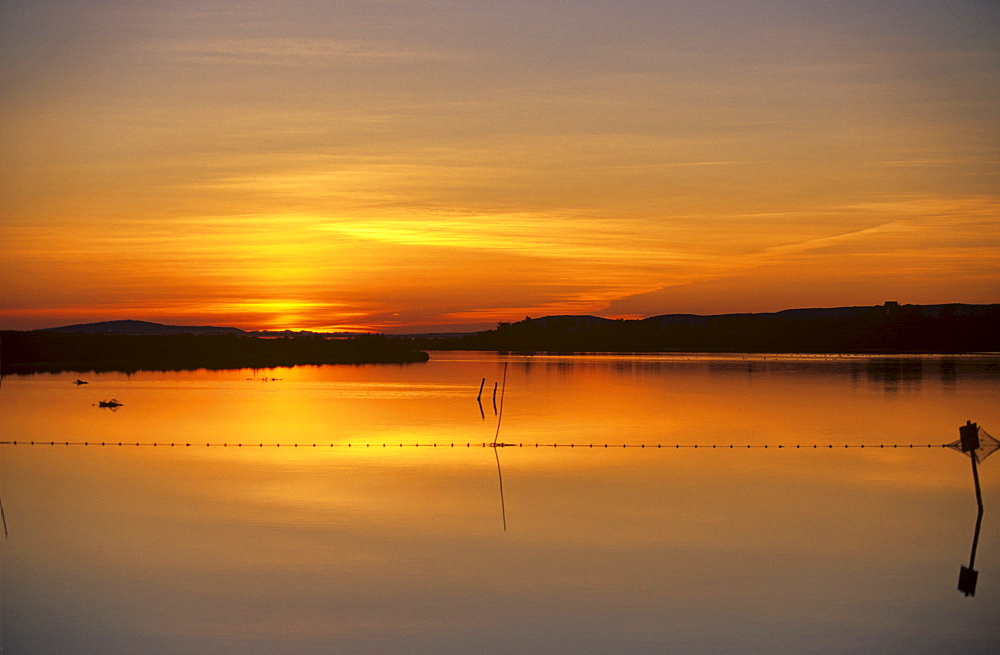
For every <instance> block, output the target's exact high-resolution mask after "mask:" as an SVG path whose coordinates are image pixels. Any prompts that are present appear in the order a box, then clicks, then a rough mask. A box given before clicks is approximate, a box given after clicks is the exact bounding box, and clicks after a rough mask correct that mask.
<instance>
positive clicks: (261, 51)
mask: <svg viewBox="0 0 1000 655" xmlns="http://www.w3.org/2000/svg"><path fill="white" fill-rule="evenodd" d="M141 48H142V49H143V50H145V51H151V52H154V53H157V54H161V55H164V56H167V57H171V58H174V59H178V60H184V61H202V62H209V63H226V64H252V65H258V66H303V65H305V66H309V65H328V64H330V63H332V62H336V61H344V60H385V61H410V60H423V59H444V58H447V57H449V55H447V54H446V53H445V52H444V51H441V50H435V49H430V48H412V47H406V46H400V45H397V44H393V43H379V42H370V41H351V40H343V39H325V38H312V39H310V38H241V39H235V38H234V39H212V40H207V41H204V40H164V41H157V42H152V43H147V44H143V45H142V46H141Z"/></svg>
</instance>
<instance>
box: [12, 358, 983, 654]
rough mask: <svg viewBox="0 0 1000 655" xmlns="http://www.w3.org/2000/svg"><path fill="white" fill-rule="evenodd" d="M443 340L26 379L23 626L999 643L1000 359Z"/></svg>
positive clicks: (22, 637) (19, 490)
mask: <svg viewBox="0 0 1000 655" xmlns="http://www.w3.org/2000/svg"><path fill="white" fill-rule="evenodd" d="M431 355H432V358H431V361H429V362H427V363H423V364H412V365H406V366H393V365H381V366H327V367H298V368H284V369H269V370H266V371H265V370H260V371H253V370H238V371H182V372H144V373H137V374H134V375H126V374H118V373H104V374H68V373H67V374H56V375H49V374H44V375H35V376H12V377H6V378H4V379H3V382H2V387H0V411H2V414H0V421H2V424H0V426H2V440H3V441H5V442H12V441H17V442H18V443H17V445H14V444H12V443H5V444H4V445H2V446H0V499H2V503H3V509H4V513H5V516H6V521H7V529H8V533H9V534H8V536H7V537H6V538H5V539H3V541H2V542H0V553H2V581H0V583H2V612H3V614H2V639H3V652H4V653H5V654H7V653H9V654H10V655H18V654H22V653H31V654H45V653H101V654H108V653H140V652H141V653H213V654H215V653H240V654H242V653H269V654H270V653H390V652H402V653H435V654H436V653H463V654H464V653H553V652H557V653H610V652H638V653H779V652H781V653H866V654H868V653H945V652H955V653H993V652H997V646H998V645H1000V622H998V615H1000V602H998V600H1000V538H998V534H1000V455H997V456H996V457H995V458H990V459H986V460H984V461H983V462H982V463H981V465H980V467H979V474H980V480H981V483H982V491H983V501H984V504H985V514H984V516H983V520H982V524H981V532H980V538H979V541H978V550H977V552H976V554H975V562H974V568H975V569H976V570H977V571H979V577H978V585H977V589H976V593H975V595H974V596H966V595H964V594H963V593H961V592H960V591H959V590H958V589H957V583H958V578H959V571H960V567H962V566H968V565H969V564H970V562H969V560H970V556H971V554H972V553H971V548H972V545H973V537H974V532H975V529H976V518H977V507H976V499H975V492H974V487H973V479H972V467H971V462H970V459H969V458H968V457H967V456H964V455H962V454H960V453H957V452H955V451H953V450H951V449H943V448H941V447H940V445H941V444H943V443H946V442H950V441H953V440H955V439H957V438H958V427H959V426H960V425H962V424H964V423H965V421H966V420H972V421H976V422H978V423H979V424H980V425H981V426H982V427H983V428H984V429H985V430H986V431H987V432H990V433H992V434H993V435H995V436H1000V402H998V399H1000V359H998V358H996V357H987V356H979V357H972V356H970V357H947V358H938V357H879V358H870V357H820V356H762V355H761V356H746V357H744V356H694V355H692V356H663V355H646V356H619V355H590V356H573V357H558V356H534V357H528V356H517V355H511V356H500V355H494V354H492V353H466V352H446V353H431ZM505 371H506V383H505V385H504V384H503V379H504V375H505ZM78 377H81V378H83V379H85V380H87V381H88V384H86V385H74V384H73V381H74V380H76V379H77V378H78ZM483 378H486V383H485V388H484V390H483V392H482V400H481V406H480V404H479V403H477V401H476V396H477V393H478V392H479V388H480V383H481V381H482V379H483ZM494 383H496V384H498V386H499V389H498V392H497V405H498V407H497V409H496V411H494V406H493V385H494ZM501 390H502V391H503V393H501ZM501 396H502V411H501V407H500V406H499V405H500V404H501ZM111 398H115V399H117V400H118V401H120V402H121V403H123V405H122V406H121V407H119V408H117V409H115V410H112V409H108V408H102V407H99V406H97V403H98V402H99V401H102V400H109V399H111ZM498 414H499V416H498ZM498 420H499V435H498ZM497 436H498V438H499V442H501V443H505V444H512V445H510V446H505V447H503V448H496V449H494V448H491V447H484V446H483V444H490V443H492V442H493V441H494V439H495V438H497ZM31 441H35V442H36V445H30V444H26V443H25V442H31ZM67 441H69V442H72V443H73V444H77V443H82V442H87V443H89V444H91V445H86V446H84V445H68V446H67V445H47V444H46V445H38V443H37V442H64V443H65V442H67ZM101 442H103V443H105V444H115V445H103V446H102V445H94V444H100V443H101ZM119 442H121V443H123V444H130V443H131V444H133V445H122V446H118V445H117V444H118V443H119ZM136 442H139V443H141V444H153V443H156V444H158V445H156V446H153V445H140V446H135V445H134V444H135V443H136ZM171 443H173V444H177V445H174V446H170V445H169V444H171ZM261 443H263V444H265V445H264V446H260V445H259V444H261ZM183 444H191V445H183ZM206 444H211V445H206ZM276 444H277V445H276ZM313 444H315V445H313ZM383 444H385V445H383ZM400 444H402V446H401V445H400ZM435 444H436V445H435ZM452 444H454V445H452ZM535 444H538V446H537V447H536V445H535ZM553 444H558V445H557V447H553ZM571 444H572V447H571ZM605 444H607V445H608V447H607V448H605ZM623 445H626V446H635V447H625V448H623V447H622V446H623ZM730 445H732V446H734V447H733V448H730V447H729V446H730ZM748 445H750V446H752V447H751V448H747V446H748ZM830 445H833V446H834V448H832V449H831V448H829V447H828V446H830ZM845 445H846V446H850V447H848V448H845V447H844V446H845ZM861 445H865V446H866V447H865V448H860V447H858V446H861ZM911 445H913V446H916V447H913V448H911V447H910V446H911ZM928 445H931V446H932V447H931V448H927V446H928ZM677 446H681V447H679V448H678V447H677ZM693 446H698V448H694V447H693ZM713 446H715V447H714V448H713ZM764 446H767V447H766V448H765V447H764ZM778 446H781V448H779V447H778ZM813 446H821V447H819V448H814V447H813ZM893 446H895V447H893ZM901 446H902V447H901ZM498 464H499V467H498ZM501 476H502V477H501ZM501 479H502V491H503V493H502V495H501Z"/></svg>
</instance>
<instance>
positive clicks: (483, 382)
mask: <svg viewBox="0 0 1000 655" xmlns="http://www.w3.org/2000/svg"><path fill="white" fill-rule="evenodd" d="M485 384H486V378H483V381H482V382H480V383H479V395H478V396H476V402H479V400H480V399H481V398H482V397H483V386H484V385H485Z"/></svg>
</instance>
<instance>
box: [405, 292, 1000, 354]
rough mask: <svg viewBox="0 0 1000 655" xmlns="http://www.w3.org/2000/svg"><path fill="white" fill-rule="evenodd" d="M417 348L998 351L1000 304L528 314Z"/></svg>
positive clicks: (817, 351)
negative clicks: (615, 315) (625, 316)
mask: <svg viewBox="0 0 1000 655" xmlns="http://www.w3.org/2000/svg"><path fill="white" fill-rule="evenodd" d="M970 307H975V309H970ZM692 319H697V320H692ZM414 345H417V346H419V347H421V348H425V349H459V350H498V351H524V352H531V351H547V352H599V351H611V352H649V351H652V352H657V351H677V352H685V351H688V352H786V353H788V352H802V353H841V352H844V353H848V352H859V353H863V352H882V353H885V352H896V353H907V352H914V353H919V352H933V353H962V352H996V351H1000V305H979V306H957V305H956V306H945V307H943V308H941V309H940V310H939V311H936V312H935V313H933V314H925V313H924V312H923V311H922V310H921V306H919V305H902V306H898V305H894V304H893V305H891V306H890V305H886V306H876V307H866V308H857V310H856V311H854V312H852V313H851V314H850V315H845V316H844V315H842V316H801V315H800V316H788V315H781V314H764V315H755V314H733V315H725V316H707V317H687V320H677V319H672V318H671V317H654V318H649V319H643V320H606V319H595V318H594V317H574V316H563V317H548V318H545V319H537V320H533V319H531V318H525V319H524V320H523V321H518V322H516V323H499V324H498V325H497V328H496V329H495V330H488V331H485V332H479V333H476V334H471V335H466V336H463V337H459V338H453V339H438V340H434V341H431V340H426V341H416V342H414Z"/></svg>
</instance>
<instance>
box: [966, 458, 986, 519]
mask: <svg viewBox="0 0 1000 655" xmlns="http://www.w3.org/2000/svg"><path fill="white" fill-rule="evenodd" d="M969 459H971V460H972V481H973V482H974V483H975V484H976V504H977V505H979V517H980V518H982V516H983V492H982V490H981V489H980V488H979V467H978V466H977V465H976V459H977V457H976V454H975V453H969Z"/></svg>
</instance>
